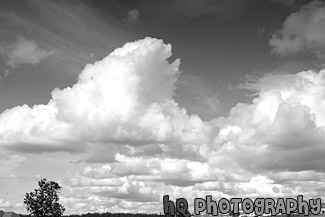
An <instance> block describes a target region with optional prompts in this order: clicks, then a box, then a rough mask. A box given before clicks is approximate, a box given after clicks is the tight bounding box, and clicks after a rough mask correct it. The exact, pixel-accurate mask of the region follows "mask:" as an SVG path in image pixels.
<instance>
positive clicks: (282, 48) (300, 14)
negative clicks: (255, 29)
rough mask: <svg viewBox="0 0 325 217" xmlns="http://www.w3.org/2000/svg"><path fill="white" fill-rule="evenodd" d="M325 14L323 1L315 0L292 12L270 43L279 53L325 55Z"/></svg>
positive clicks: (283, 54)
mask: <svg viewBox="0 0 325 217" xmlns="http://www.w3.org/2000/svg"><path fill="white" fill-rule="evenodd" d="M324 35H325V16H324V4H323V2H322V1H318V0H316V1H313V2H310V3H309V4H307V5H305V6H303V7H302V8H301V9H300V10H299V11H297V12H294V13H292V14H291V15H290V16H289V17H287V19H286V20H285V22H284V23H283V29H281V30H279V31H278V32H276V33H275V34H273V36H272V38H271V39H270V41H269V43H270V45H271V46H272V48H273V51H274V52H275V53H276V54H278V55H282V56H285V55H290V54H298V53H303V52H307V53H312V54H315V55H317V56H324V50H325V37H324Z"/></svg>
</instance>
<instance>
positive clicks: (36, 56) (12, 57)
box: [0, 37, 51, 68]
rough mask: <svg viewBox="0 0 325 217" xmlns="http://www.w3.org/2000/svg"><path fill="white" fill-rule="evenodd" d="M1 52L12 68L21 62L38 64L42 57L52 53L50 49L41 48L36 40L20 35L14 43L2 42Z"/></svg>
mask: <svg viewBox="0 0 325 217" xmlns="http://www.w3.org/2000/svg"><path fill="white" fill-rule="evenodd" d="M0 53H1V55H2V56H4V58H5V59H6V62H5V63H6V65H7V66H10V67H12V68H16V67H18V65H20V64H30V65H37V64H39V63H40V61H41V60H42V59H44V58H46V57H48V56H49V55H51V52H50V51H46V50H45V49H42V48H40V47H39V46H38V45H37V43H36V42H35V41H30V40H27V39H25V38H24V37H18V39H17V41H15V42H12V43H7V44H5V43H2V44H1V45H0Z"/></svg>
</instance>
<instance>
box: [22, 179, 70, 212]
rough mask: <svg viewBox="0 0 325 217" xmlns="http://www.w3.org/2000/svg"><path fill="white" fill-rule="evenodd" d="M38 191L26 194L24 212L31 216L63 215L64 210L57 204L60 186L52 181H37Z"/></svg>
mask: <svg viewBox="0 0 325 217" xmlns="http://www.w3.org/2000/svg"><path fill="white" fill-rule="evenodd" d="M38 186H39V188H38V189H35V190H34V192H30V193H26V195H25V199H24V203H25V205H26V210H27V211H28V212H29V213H30V214H31V215H33V216H36V217H41V216H53V217H60V216H62V215H63V212H64V211H65V208H64V207H63V205H61V204H60V203H59V196H58V193H59V190H60V189H61V186H60V185H59V184H58V183H56V182H54V181H47V180H46V179H45V178H43V179H41V180H40V181H38Z"/></svg>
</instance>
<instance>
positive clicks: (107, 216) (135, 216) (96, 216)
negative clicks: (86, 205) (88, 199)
mask: <svg viewBox="0 0 325 217" xmlns="http://www.w3.org/2000/svg"><path fill="white" fill-rule="evenodd" d="M164 216H165V215H164V214H146V213H109V212H108V213H87V214H81V215H64V217H164Z"/></svg>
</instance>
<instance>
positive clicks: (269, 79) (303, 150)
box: [217, 70, 325, 171]
mask: <svg viewBox="0 0 325 217" xmlns="http://www.w3.org/2000/svg"><path fill="white" fill-rule="evenodd" d="M324 82H325V70H322V71H320V72H313V71H304V72H300V73H298V74H292V75H291V74H282V75H279V74H277V75H272V74H271V75H267V76H264V77H263V78H261V79H259V80H257V81H253V82H251V83H249V84H247V86H246V87H247V88H251V89H255V90H257V91H258V96H257V97H256V98H255V99H254V100H253V102H252V104H238V105H237V106H235V107H234V108H233V109H232V110H231V112H230V115H229V117H227V119H220V120H218V121H219V122H218V125H219V126H220V128H221V130H220V133H219V136H218V141H217V142H218V143H221V144H231V145H232V146H234V151H232V154H233V155H234V158H236V159H239V161H241V162H242V163H243V165H245V166H246V167H247V168H249V169H251V170H255V171H263V170H288V171H299V170H316V171H323V170H324V157H325V155H324V154H325V146H324V141H325V140H324V139H325V137H324V135H325V134H324V132H325V131H324V129H325V128H324V126H325V117H324V113H323V110H324V103H325V101H324V100H325V98H324V94H323V93H324V88H325V87H324V84H325V83H324ZM243 153H244V154H243Z"/></svg>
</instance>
